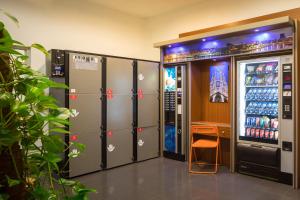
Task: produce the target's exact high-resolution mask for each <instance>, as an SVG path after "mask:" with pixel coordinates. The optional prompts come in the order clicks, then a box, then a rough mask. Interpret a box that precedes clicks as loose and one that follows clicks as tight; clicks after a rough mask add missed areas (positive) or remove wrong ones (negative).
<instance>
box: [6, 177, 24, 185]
mask: <svg viewBox="0 0 300 200" xmlns="http://www.w3.org/2000/svg"><path fill="white" fill-rule="evenodd" d="M5 176H6V180H7V183H8V186H9V187H13V186H16V185H19V184H20V183H21V181H20V180H19V179H12V178H9V177H8V176H7V175H5Z"/></svg>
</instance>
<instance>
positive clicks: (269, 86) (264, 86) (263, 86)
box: [245, 85, 278, 88]
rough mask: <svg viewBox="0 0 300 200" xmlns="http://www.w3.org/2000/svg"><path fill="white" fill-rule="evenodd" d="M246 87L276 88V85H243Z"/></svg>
mask: <svg viewBox="0 0 300 200" xmlns="http://www.w3.org/2000/svg"><path fill="white" fill-rule="evenodd" d="M245 87H246V88H278V85H245Z"/></svg>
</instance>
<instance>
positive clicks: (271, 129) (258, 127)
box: [244, 125, 279, 131]
mask: <svg viewBox="0 0 300 200" xmlns="http://www.w3.org/2000/svg"><path fill="white" fill-rule="evenodd" d="M244 127H245V128H255V129H264V130H268V131H279V129H278V128H265V127H263V128H262V127H260V126H248V125H245V126H244Z"/></svg>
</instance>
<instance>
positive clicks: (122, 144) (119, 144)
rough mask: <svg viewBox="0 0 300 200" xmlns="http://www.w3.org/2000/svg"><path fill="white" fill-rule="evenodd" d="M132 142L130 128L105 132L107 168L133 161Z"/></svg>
mask: <svg viewBox="0 0 300 200" xmlns="http://www.w3.org/2000/svg"><path fill="white" fill-rule="evenodd" d="M132 142H133V140H132V129H122V130H115V131H108V132H107V147H106V152H107V168H112V167H116V166H120V165H125V164H128V163H131V162H133V160H132Z"/></svg>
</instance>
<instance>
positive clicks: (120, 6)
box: [89, 0, 204, 18]
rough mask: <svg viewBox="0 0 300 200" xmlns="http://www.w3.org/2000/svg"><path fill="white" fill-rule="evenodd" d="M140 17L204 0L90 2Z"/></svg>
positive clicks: (102, 0) (109, 0)
mask: <svg viewBox="0 0 300 200" xmlns="http://www.w3.org/2000/svg"><path fill="white" fill-rule="evenodd" d="M89 1H92V2H94V3H98V4H101V5H104V6H106V7H109V8H112V9H115V10H119V11H122V12H125V13H128V14H131V15H135V16H138V17H143V18H147V17H153V16H156V15H160V14H162V13H165V12H169V11H172V10H177V9H180V7H184V6H187V5H191V4H194V3H197V2H201V1H204V0H89Z"/></svg>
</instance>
